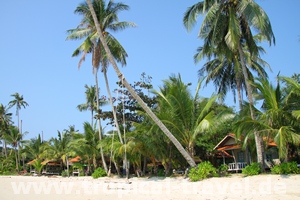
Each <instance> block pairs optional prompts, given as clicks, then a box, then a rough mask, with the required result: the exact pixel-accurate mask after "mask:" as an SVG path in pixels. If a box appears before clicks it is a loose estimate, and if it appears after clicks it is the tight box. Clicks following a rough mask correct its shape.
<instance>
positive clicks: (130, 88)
mask: <svg viewBox="0 0 300 200" xmlns="http://www.w3.org/2000/svg"><path fill="white" fill-rule="evenodd" d="M87 3H88V7H89V9H90V11H91V14H92V16H93V20H94V22H95V25H96V29H97V32H98V35H99V39H100V41H101V43H102V45H103V47H104V49H105V51H106V53H107V58H108V60H109V62H110V63H111V64H112V66H113V68H114V70H115V72H116V74H117V76H118V78H119V79H120V81H121V83H123V85H124V86H125V87H126V89H127V90H128V91H129V92H130V94H131V95H132V96H133V98H135V99H136V100H137V101H138V103H139V104H140V105H141V107H142V108H143V109H144V110H145V111H146V112H147V114H148V115H149V116H150V117H151V119H152V120H153V121H154V122H155V123H156V124H157V125H158V126H159V127H160V128H161V130H162V131H163V132H164V133H165V134H166V135H167V137H168V138H169V139H170V140H171V141H172V143H173V144H174V145H175V146H176V148H177V149H178V151H179V152H180V153H181V154H182V156H183V157H184V158H185V159H186V160H187V162H188V163H189V165H190V166H192V167H195V166H196V163H195V161H194V160H193V159H192V158H191V156H190V155H189V154H188V153H187V152H186V151H185V149H184V148H183V147H182V145H181V144H180V143H179V142H178V140H177V139H176V138H175V137H174V135H173V134H172V133H171V132H170V131H169V130H168V129H167V127H166V126H165V125H164V124H163V123H162V122H161V121H160V120H159V119H158V117H157V116H156V115H155V114H154V113H153V112H152V111H151V109H150V108H149V107H148V106H147V105H146V104H145V102H144V101H143V100H142V99H141V98H140V97H139V96H138V95H137V93H136V92H135V91H134V89H133V88H132V87H131V86H130V84H129V83H128V82H127V80H126V79H125V77H124V76H123V74H122V73H121V72H120V70H119V68H118V66H117V64H116V62H115V60H114V57H113V55H112V53H111V51H110V49H109V47H108V44H107V42H106V41H105V38H104V35H103V32H102V29H101V27H100V24H99V22H98V18H97V15H96V13H95V11H94V8H93V5H92V3H91V1H90V0H87Z"/></svg>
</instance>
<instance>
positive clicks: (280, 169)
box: [271, 162, 300, 174]
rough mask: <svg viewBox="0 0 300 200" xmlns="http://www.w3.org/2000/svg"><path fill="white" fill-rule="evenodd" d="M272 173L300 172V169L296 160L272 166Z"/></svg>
mask: <svg viewBox="0 0 300 200" xmlns="http://www.w3.org/2000/svg"><path fill="white" fill-rule="evenodd" d="M271 173H272V174H299V173H300V169H299V168H298V166H297V163H296V162H287V163H281V164H280V165H276V166H274V167H272V168H271Z"/></svg>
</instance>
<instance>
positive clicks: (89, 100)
mask: <svg viewBox="0 0 300 200" xmlns="http://www.w3.org/2000/svg"><path fill="white" fill-rule="evenodd" d="M84 87H85V88H86V90H85V99H86V102H85V103H83V104H79V105H78V106H77V109H78V110H79V111H80V112H82V111H85V110H90V111H91V124H92V125H93V124H94V112H95V110H96V109H97V103H96V101H97V100H96V98H97V95H96V87H95V86H91V87H89V86H88V85H85V86H84ZM99 103H100V106H103V105H105V104H106V102H104V101H100V102H99Z"/></svg>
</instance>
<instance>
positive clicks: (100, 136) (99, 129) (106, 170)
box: [94, 69, 108, 173]
mask: <svg viewBox="0 0 300 200" xmlns="http://www.w3.org/2000/svg"><path fill="white" fill-rule="evenodd" d="M94 73H95V80H96V102H97V111H99V89H98V76H97V73H98V71H97V70H96V69H95V72H94ZM97 122H98V131H99V140H100V141H101V140H102V133H101V129H102V128H101V123H100V116H97ZM100 155H101V160H102V163H103V168H104V170H105V172H106V173H108V169H107V165H106V162H105V158H104V154H103V148H102V146H100Z"/></svg>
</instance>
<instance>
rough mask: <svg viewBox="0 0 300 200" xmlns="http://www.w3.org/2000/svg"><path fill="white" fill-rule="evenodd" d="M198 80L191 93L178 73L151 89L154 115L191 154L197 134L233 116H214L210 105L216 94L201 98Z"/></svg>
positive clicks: (192, 153)
mask: <svg viewBox="0 0 300 200" xmlns="http://www.w3.org/2000/svg"><path fill="white" fill-rule="evenodd" d="M201 83H202V81H199V83H198V86H197V89H196V92H195V96H194V97H193V96H192V95H191V93H190V91H189V89H188V86H189V84H187V85H186V84H184V83H183V82H182V80H181V77H180V75H178V77H175V76H171V77H169V79H168V80H165V81H164V85H163V86H162V87H160V91H155V93H156V94H157V95H158V102H159V114H158V116H159V117H160V119H161V120H163V122H164V123H165V124H166V125H167V127H168V128H169V129H170V130H172V132H173V133H176V135H177V138H179V141H180V142H181V144H183V146H185V147H186V149H187V151H188V152H189V153H190V155H191V156H192V157H194V155H195V152H194V147H195V142H196V139H197V137H198V136H199V135H200V134H204V133H205V132H207V131H208V130H211V129H212V128H213V127H216V126H217V124H220V123H222V122H224V120H225V119H226V120H228V119H231V118H233V115H231V114H230V115H226V116H225V115H223V116H219V117H218V118H217V116H216V114H215V113H214V111H213V109H212V106H213V105H214V103H215V101H216V99H217V95H212V96H211V97H210V98H209V99H205V98H202V99H201V98H200V96H199V90H200V88H201Z"/></svg>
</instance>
